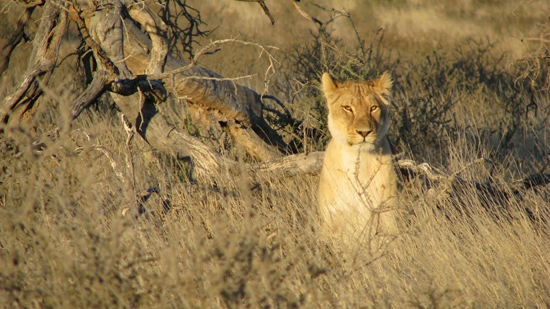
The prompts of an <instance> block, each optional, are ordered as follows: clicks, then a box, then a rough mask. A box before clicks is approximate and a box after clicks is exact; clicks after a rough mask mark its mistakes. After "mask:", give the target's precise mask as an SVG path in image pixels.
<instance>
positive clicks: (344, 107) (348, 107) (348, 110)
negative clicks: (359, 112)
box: [342, 105, 353, 113]
mask: <svg viewBox="0 0 550 309" xmlns="http://www.w3.org/2000/svg"><path fill="white" fill-rule="evenodd" d="M342 108H343V109H344V110H345V111H346V112H350V113H351V112H353V110H352V109H351V106H347V105H346V106H342Z"/></svg>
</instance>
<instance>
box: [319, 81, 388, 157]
mask: <svg viewBox="0 0 550 309" xmlns="http://www.w3.org/2000/svg"><path fill="white" fill-rule="evenodd" d="M322 85H323V92H324V94H325V97H326V99H327V105H328V128H329V131H330V134H331V135H332V138H333V140H336V141H337V142H338V143H342V144H344V143H347V144H348V145H350V146H356V145H358V146H365V147H364V148H365V149H367V150H374V149H375V148H376V146H377V145H378V144H379V143H380V141H381V140H382V139H383V138H384V136H385V135H386V133H387V132H388V129H389V125H390V121H389V117H388V104H389V96H390V89H391V86H392V79H391V77H390V75H389V74H388V73H384V74H382V76H380V77H379V78H378V79H375V80H372V81H347V82H340V81H337V80H335V79H333V78H332V77H331V76H330V75H329V74H328V73H325V74H323V77H322Z"/></svg>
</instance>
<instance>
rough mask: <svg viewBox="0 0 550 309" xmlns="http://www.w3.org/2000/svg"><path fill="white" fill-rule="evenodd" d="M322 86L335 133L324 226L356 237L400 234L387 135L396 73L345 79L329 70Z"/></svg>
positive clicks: (323, 194) (325, 183)
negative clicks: (358, 79)
mask: <svg viewBox="0 0 550 309" xmlns="http://www.w3.org/2000/svg"><path fill="white" fill-rule="evenodd" d="M322 85H323V92H324V94H325V97H326V99H327V105H328V111H329V113H328V127H329V131H330V133H331V135H332V139H331V141H330V142H329V144H328V145H327V149H326V152H325V159H324V163H323V168H322V170H321V178H320V182H319V191H318V199H319V200H318V202H319V212H320V214H321V217H322V227H323V229H324V230H325V231H326V232H327V233H329V234H339V235H341V236H345V237H346V238H348V239H351V240H360V239H366V238H367V237H371V236H373V235H375V234H377V233H378V234H394V233H396V232H397V227H396V222H395V206H396V200H397V198H396V196H397V176H396V172H395V169H394V165H393V161H392V157H391V151H390V146H389V143H388V140H387V137H386V134H387V132H388V129H389V117H388V104H389V95H390V90H391V86H392V80H391V77H390V76H389V74H387V73H384V74H383V75H382V76H380V77H379V78H378V79H376V80H373V81H348V82H343V83H342V82H339V81H336V80H333V79H332V78H331V77H330V75H329V74H328V73H325V74H324V75H323V77H322Z"/></svg>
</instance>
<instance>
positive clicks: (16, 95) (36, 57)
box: [0, 1, 68, 123]
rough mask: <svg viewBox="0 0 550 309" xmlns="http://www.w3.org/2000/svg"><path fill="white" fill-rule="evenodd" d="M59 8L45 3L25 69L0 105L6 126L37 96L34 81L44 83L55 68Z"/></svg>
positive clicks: (62, 23)
mask: <svg viewBox="0 0 550 309" xmlns="http://www.w3.org/2000/svg"><path fill="white" fill-rule="evenodd" d="M65 5H66V7H64V8H62V7H60V6H59V5H58V4H57V3H56V2H55V1H49V2H48V3H47V4H46V6H45V9H44V13H43V15H42V19H41V22H40V26H39V28H38V32H37V33H36V35H35V38H34V41H33V51H32V54H31V58H30V61H29V66H28V68H27V70H26V72H25V74H24V75H23V78H22V81H21V83H20V84H19V86H18V87H17V88H16V89H15V91H14V92H13V93H12V94H10V95H9V96H7V97H6V98H4V100H3V102H2V106H0V122H3V123H7V121H8V119H9V117H10V114H12V112H13V111H14V110H15V109H16V108H20V109H22V112H20V113H19V116H21V115H23V114H24V113H26V112H27V111H29V110H32V108H33V105H34V103H35V102H36V100H37V99H38V97H39V96H40V93H41V91H40V89H39V86H38V82H37V78H40V80H41V82H42V83H44V84H47V82H48V80H49V77H50V75H51V72H52V70H53V69H54V67H55V64H56V62H57V56H58V49H59V46H60V44H61V39H62V38H63V35H64V34H65V32H66V29H67V24H68V23H67V22H68V20H67V12H68V11H67V7H68V6H67V4H65Z"/></svg>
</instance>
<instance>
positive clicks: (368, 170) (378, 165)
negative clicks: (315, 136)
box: [319, 143, 395, 216]
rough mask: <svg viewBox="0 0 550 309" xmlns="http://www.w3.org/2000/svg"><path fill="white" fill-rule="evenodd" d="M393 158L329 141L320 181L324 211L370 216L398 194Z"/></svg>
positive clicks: (320, 193) (321, 201)
mask: <svg viewBox="0 0 550 309" xmlns="http://www.w3.org/2000/svg"><path fill="white" fill-rule="evenodd" d="M393 173H395V172H394V171H393V167H392V166H391V158H390V160H388V157H387V156H384V155H380V154H376V153H373V152H369V151H365V150H364V149H361V147H358V146H355V147H350V146H347V145H341V144H337V143H329V145H328V147H327V151H326V155H325V161H324V164H323V169H322V171H321V180H320V184H319V197H320V204H321V207H322V209H321V210H322V211H323V212H327V214H331V215H333V214H334V213H348V214H351V215H361V216H368V215H370V213H371V212H372V210H373V209H376V208H378V207H380V206H381V205H383V204H384V203H385V201H386V200H388V199H389V198H390V197H391V196H392V194H394V188H395V185H394V184H393V183H394V182H395V177H393Z"/></svg>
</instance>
